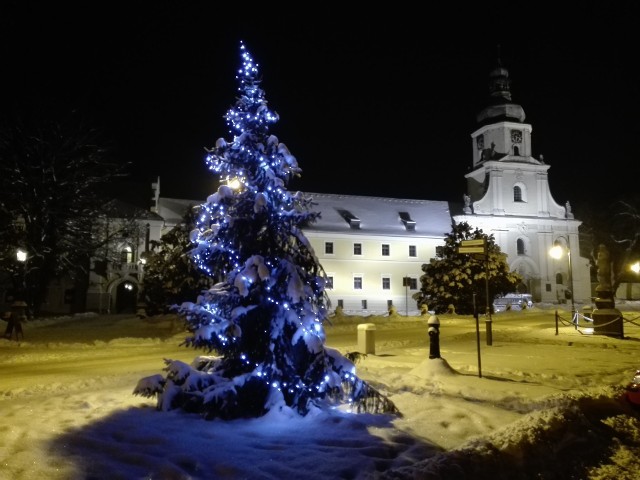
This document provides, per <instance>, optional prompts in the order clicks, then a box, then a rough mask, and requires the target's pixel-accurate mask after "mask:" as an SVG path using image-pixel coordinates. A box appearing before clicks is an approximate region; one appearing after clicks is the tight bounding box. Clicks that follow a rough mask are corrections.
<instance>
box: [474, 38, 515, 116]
mask: <svg viewBox="0 0 640 480" xmlns="http://www.w3.org/2000/svg"><path fill="white" fill-rule="evenodd" d="M488 103H489V105H488V106H487V107H486V108H485V109H484V110H482V111H481V112H480V113H479V114H478V116H477V117H476V120H477V121H478V123H480V124H488V123H494V122H496V121H501V120H508V121H512V122H520V123H522V122H524V119H525V114H524V110H523V108H522V107H521V106H520V105H518V104H516V103H512V101H511V79H510V78H509V70H507V69H506V68H505V67H503V66H502V59H501V58H500V45H498V58H497V65H496V67H495V68H494V69H493V70H491V72H489V102H488Z"/></svg>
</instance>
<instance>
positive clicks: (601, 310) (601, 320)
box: [592, 244, 624, 338]
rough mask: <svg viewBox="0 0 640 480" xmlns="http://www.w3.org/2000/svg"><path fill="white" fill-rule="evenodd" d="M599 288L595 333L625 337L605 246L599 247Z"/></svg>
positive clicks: (596, 300)
mask: <svg viewBox="0 0 640 480" xmlns="http://www.w3.org/2000/svg"><path fill="white" fill-rule="evenodd" d="M596 263H597V267H598V286H597V287H596V298H595V304H596V308H595V309H594V310H593V314H592V316H593V331H594V333H595V334H598V335H609V336H612V337H620V338H622V337H623V336H624V333H623V326H622V325H623V322H622V312H621V311H620V310H618V309H617V308H616V305H615V300H614V295H613V294H614V292H613V287H612V284H611V258H610V257H609V250H608V249H607V247H606V246H605V245H602V244H601V245H599V246H598V258H597V262H596Z"/></svg>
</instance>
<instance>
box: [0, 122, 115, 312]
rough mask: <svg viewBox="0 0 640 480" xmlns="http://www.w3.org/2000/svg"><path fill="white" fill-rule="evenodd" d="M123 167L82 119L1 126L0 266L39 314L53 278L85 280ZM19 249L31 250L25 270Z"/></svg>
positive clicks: (28, 252)
mask: <svg viewBox="0 0 640 480" xmlns="http://www.w3.org/2000/svg"><path fill="white" fill-rule="evenodd" d="M125 167H126V166H125V165H123V164H118V163H117V162H114V161H111V160H109V159H108V156H107V150H106V149H105V148H104V147H103V146H102V145H101V139H100V134H99V132H98V131H96V130H95V129H93V128H90V127H89V126H87V125H86V124H85V123H84V122H83V121H82V119H80V118H79V117H78V115H77V114H71V115H70V116H68V117H65V118H57V119H55V120H48V119H44V120H42V119H38V120H35V121H34V120H30V119H26V120H24V119H20V120H18V121H15V122H13V123H12V124H10V125H4V126H2V127H0V179H1V182H2V183H1V188H0V195H1V196H0V222H2V223H1V224H0V244H1V245H3V248H2V249H1V250H0V266H1V267H2V268H3V269H4V270H5V271H7V272H9V273H10V274H11V275H13V278H14V279H15V278H19V279H20V280H21V281H20V282H18V284H19V285H14V286H16V287H22V288H21V289H22V290H24V291H22V292H21V294H23V295H25V296H27V297H28V301H29V303H30V304H31V307H32V308H33V310H34V312H35V313H37V312H38V311H39V309H40V306H41V304H42V301H43V298H44V294H45V292H46V289H47V286H48V285H49V284H50V282H51V281H52V280H53V279H54V278H56V277H60V276H63V275H68V276H69V277H70V278H71V279H73V280H80V279H81V278H83V277H85V278H86V275H87V274H88V268H89V264H90V258H91V256H92V255H93V254H94V252H95V250H96V248H97V247H98V246H99V245H100V244H102V243H103V242H104V241H105V239H104V238H100V237H99V236H98V237H97V236H96V235H95V233H96V228H97V226H96V220H97V219H99V218H100V217H101V215H103V210H102V209H103V207H104V205H105V203H106V202H107V199H108V198H109V190H108V188H107V187H108V185H109V183H110V182H111V181H112V180H114V179H115V178H116V177H120V176H124V175H126V174H125ZM18 248H21V249H23V250H24V251H26V253H27V261H26V262H24V263H23V265H16V256H15V251H16V250H17V249H18ZM20 268H22V269H23V270H22V271H19V269H20ZM19 290H20V288H19Z"/></svg>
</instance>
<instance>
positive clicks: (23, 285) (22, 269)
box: [15, 248, 27, 300]
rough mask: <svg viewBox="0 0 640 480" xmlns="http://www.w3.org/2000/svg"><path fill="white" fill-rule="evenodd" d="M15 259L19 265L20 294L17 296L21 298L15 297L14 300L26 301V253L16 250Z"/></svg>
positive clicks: (19, 249)
mask: <svg viewBox="0 0 640 480" xmlns="http://www.w3.org/2000/svg"><path fill="white" fill-rule="evenodd" d="M16 259H17V260H18V263H19V264H20V292H19V296H20V297H21V298H18V297H16V298H15V300H26V294H27V272H26V270H27V252H25V251H24V250H22V249H21V248H18V250H16Z"/></svg>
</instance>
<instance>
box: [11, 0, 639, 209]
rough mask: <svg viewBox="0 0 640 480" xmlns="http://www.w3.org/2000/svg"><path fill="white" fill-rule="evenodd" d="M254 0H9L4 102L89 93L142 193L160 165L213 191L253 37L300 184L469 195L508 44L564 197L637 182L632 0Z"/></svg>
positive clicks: (187, 189)
mask: <svg viewBox="0 0 640 480" xmlns="http://www.w3.org/2000/svg"><path fill="white" fill-rule="evenodd" d="M248 3H249V2H245V3H239V4H237V6H238V7H242V8H244V10H243V9H241V8H231V7H228V8H221V7H220V6H219V5H217V4H219V2H212V1H209V2H204V1H203V2H198V1H193V2H191V1H190V2H176V1H171V2H170V1H162V0H161V1H140V2H126V3H125V2H102V1H95V2H83V3H77V4H75V2H57V3H54V2H30V1H28V0H27V1H16V2H4V3H3V5H2V6H1V7H0V13H1V15H0V53H1V55H2V60H1V61H2V71H3V74H2V76H3V81H2V83H3V84H4V87H3V89H2V96H1V97H0V98H1V100H0V116H1V117H2V120H3V121H8V122H11V121H13V119H14V118H15V115H17V114H20V112H24V111H26V110H27V109H30V110H31V111H34V110H35V111H36V112H38V111H40V110H42V111H44V110H45V107H46V110H47V111H56V110H60V111H63V110H72V109H74V110H78V111H81V112H83V115H86V116H87V117H88V118H90V119H91V121H92V122H93V124H94V125H95V126H96V127H98V128H100V129H101V131H103V132H104V135H105V138H106V139H108V142H109V148H110V151H111V153H112V154H113V155H114V156H115V157H116V158H118V159H120V160H122V161H125V162H131V163H132V167H131V170H130V171H131V174H132V177H131V180H132V181H135V182H137V185H138V187H137V188H136V191H137V192H138V193H139V194H140V196H141V198H143V199H146V198H150V193H151V192H150V190H149V185H150V183H151V181H153V180H155V178H156V177H158V176H160V178H161V194H162V195H163V196H169V197H181V198H193V199H202V200H204V198H206V196H207V195H208V194H209V193H211V192H212V191H213V189H214V188H215V187H214V185H215V179H214V177H213V176H212V175H211V174H210V173H209V172H208V171H207V170H206V167H205V163H204V155H205V147H211V146H213V145H214V143H215V141H216V139H217V138H219V137H225V138H229V136H228V131H227V127H226V125H225V123H224V119H223V116H224V114H225V112H226V111H227V109H228V108H229V107H230V106H232V105H233V104H234V102H235V95H236V87H237V84H236V81H235V78H234V77H235V72H236V70H237V69H238V68H239V66H240V54H239V44H240V41H241V40H242V41H244V42H245V44H246V46H247V48H248V50H249V51H250V52H251V53H252V55H253V57H254V59H255V60H256V61H257V62H258V64H259V66H260V69H261V72H262V75H263V88H264V90H265V92H266V99H267V100H268V102H269V106H270V108H271V109H272V110H274V111H275V112H277V113H278V114H279V115H280V122H278V123H277V124H275V126H274V127H273V128H272V133H273V134H275V135H276V136H277V137H278V138H279V139H280V141H282V142H284V143H285V144H286V145H287V146H288V147H289V150H290V151H291V153H292V154H293V155H294V156H295V157H296V158H297V160H298V163H299V165H300V167H301V168H302V177H301V178H300V179H298V180H295V181H293V182H292V183H291V184H290V185H289V188H290V189H292V190H304V191H308V192H328V193H344V194H360V195H375V196H389V197H399V198H416V199H433V200H453V201H460V200H461V199H462V194H463V193H464V189H465V180H464V174H465V173H466V172H467V171H468V169H469V167H470V166H471V163H472V157H471V155H472V148H473V146H472V143H471V139H470V134H471V133H472V132H473V131H474V130H475V129H476V123H475V115H476V114H477V113H478V112H479V111H480V110H481V109H482V108H483V107H484V106H485V104H486V101H487V98H488V86H487V81H488V74H489V71H490V70H491V69H492V68H493V67H494V66H495V65H496V61H497V57H498V45H500V47H499V52H500V57H501V60H502V64H503V65H504V66H505V67H507V68H508V69H509V71H510V74H511V79H512V85H511V87H512V94H513V100H514V102H516V103H519V104H521V105H522V106H523V108H524V111H525V113H526V116H527V118H526V120H525V121H526V122H527V123H531V124H532V125H533V150H534V156H536V157H538V158H539V156H540V155H541V154H542V155H544V160H545V162H546V163H547V164H549V165H550V166H551V167H550V170H549V177H550V184H551V189H552V194H553V196H554V198H555V199H556V201H558V203H560V204H564V202H565V201H567V200H569V201H571V203H572V205H573V206H574V211H576V212H579V209H580V208H581V207H580V206H581V205H583V204H585V205H586V204H600V205H609V204H611V203H612V202H613V200H615V199H616V198H618V197H619V196H620V195H622V194H625V192H629V191H634V189H635V186H636V183H637V179H636V177H637V175H638V168H637V165H638V162H637V159H638V156H639V155H638V148H637V143H638V139H640V117H639V115H638V113H639V112H638V107H639V105H640V103H639V100H640V68H638V67H637V66H636V65H635V63H636V62H637V59H638V57H639V52H640V38H639V37H640V33H638V32H640V27H638V25H637V19H638V18H639V17H638V15H637V14H638V13H639V11H638V8H637V7H633V6H622V5H625V4H629V5H631V2H620V3H619V5H621V6H619V7H617V6H616V5H618V4H617V3H616V2H608V3H607V5H608V7H609V10H607V11H597V10H596V9H595V7H591V6H581V7H580V12H579V15H578V14H577V13H576V12H575V11H574V10H571V11H570V10H567V12H564V13H563V12H559V11H558V10H557V9H556V8H553V9H549V12H544V11H540V10H541V9H540V8H539V7H538V8H537V10H534V9H532V7H533V4H531V3H530V2H529V3H528V5H529V8H526V7H520V8H519V9H517V8H516V9H514V8H513V7H512V6H510V5H509V4H508V3H505V2H496V3H497V4H499V7H498V6H497V7H495V8H493V9H492V8H490V7H487V6H482V7H478V8H477V10H475V11H474V10H470V9H469V7H463V6H462V5H463V4H458V5H457V6H455V7H453V8H451V9H449V10H448V11H447V10H445V9H444V8H438V9H436V8H434V7H432V6H431V7H427V6H422V7H418V6H416V7H407V9H405V10H403V11H402V12H399V13H394V12H391V11H388V9H385V8H383V7H382V6H381V7H380V8H379V9H374V8H370V9H369V10H366V11H364V10H363V11H359V12H357V13H356V12H351V13H346V12H343V11H341V10H340V8H342V7H341V4H338V5H337V6H336V5H334V6H330V5H327V4H326V3H318V4H313V3H305V5H304V7H294V8H288V9H286V10H285V9H279V8H278V7H274V6H266V5H265V6H263V7H255V6H251V5H248ZM416 5H417V4H416ZM576 5H581V4H576ZM143 201H144V200H143ZM576 209H578V210H576Z"/></svg>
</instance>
